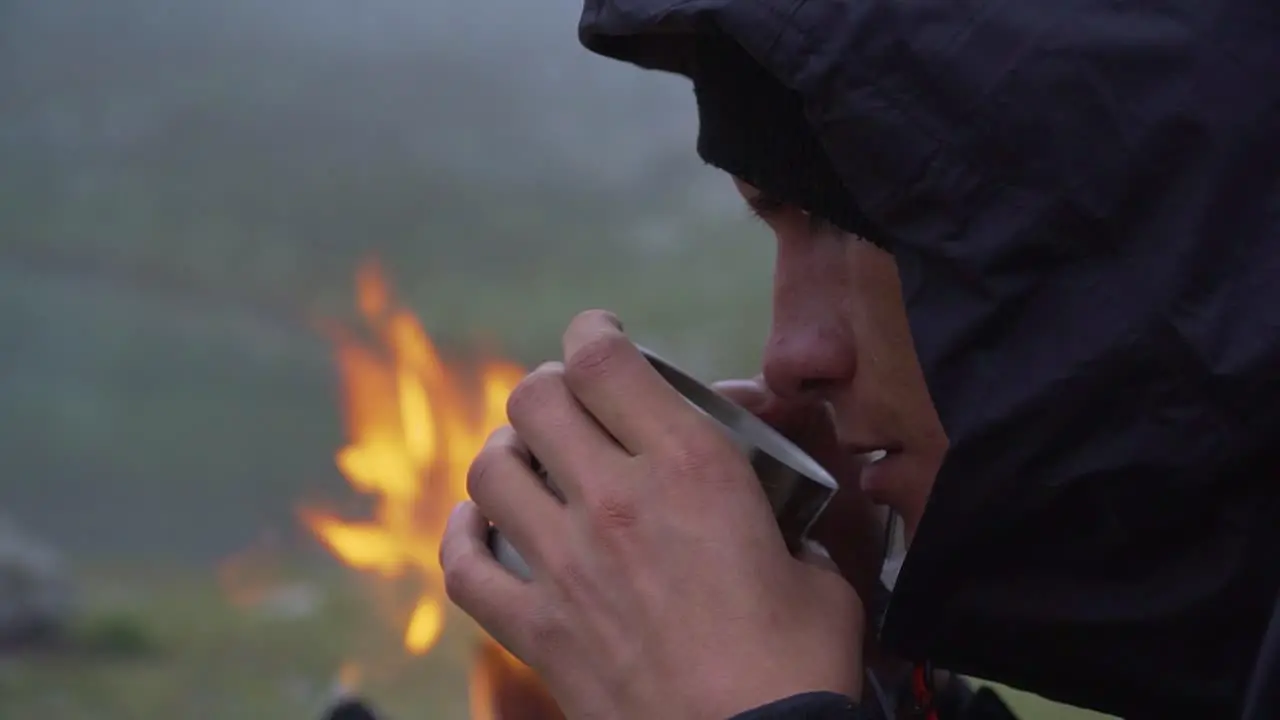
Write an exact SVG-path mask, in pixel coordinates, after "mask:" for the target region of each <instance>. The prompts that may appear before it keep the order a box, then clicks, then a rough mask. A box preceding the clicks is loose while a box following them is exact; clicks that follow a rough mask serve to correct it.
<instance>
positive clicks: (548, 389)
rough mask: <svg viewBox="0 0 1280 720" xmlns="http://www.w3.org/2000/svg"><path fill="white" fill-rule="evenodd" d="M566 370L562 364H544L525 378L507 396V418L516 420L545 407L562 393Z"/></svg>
mask: <svg viewBox="0 0 1280 720" xmlns="http://www.w3.org/2000/svg"><path fill="white" fill-rule="evenodd" d="M563 384H564V369H563V366H561V365H560V363H543V364H542V365H539V366H538V367H537V368H535V369H534V370H533V372H531V373H529V374H528V375H526V376H525V377H524V379H523V380H521V381H520V383H519V384H517V385H516V387H515V389H513V390H512V391H511V394H510V395H508V396H507V418H508V419H512V420H514V419H515V418H518V417H524V416H525V415H526V413H528V412H530V411H532V410H534V409H535V408H537V407H539V406H541V405H543V404H544V403H545V402H546V401H547V399H548V398H550V397H553V396H554V394H556V393H558V392H560V390H559V387H560V386H562V385H563Z"/></svg>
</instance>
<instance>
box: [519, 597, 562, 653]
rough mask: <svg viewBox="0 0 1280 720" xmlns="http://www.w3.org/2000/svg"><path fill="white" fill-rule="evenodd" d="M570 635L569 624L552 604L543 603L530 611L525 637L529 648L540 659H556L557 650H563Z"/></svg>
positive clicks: (526, 621)
mask: <svg viewBox="0 0 1280 720" xmlns="http://www.w3.org/2000/svg"><path fill="white" fill-rule="evenodd" d="M568 634H569V627H568V623H566V622H565V620H564V616H563V614H562V613H559V612H557V611H556V610H555V608H554V607H552V606H551V604H550V603H543V604H540V605H539V606H537V607H534V608H532V609H531V610H530V612H529V614H528V616H527V617H526V620H525V628H524V635H525V640H526V643H527V646H528V647H530V648H533V649H534V651H535V652H536V653H537V655H538V656H540V657H554V656H555V655H556V650H557V648H563V647H564V646H565V645H566V643H567V637H568Z"/></svg>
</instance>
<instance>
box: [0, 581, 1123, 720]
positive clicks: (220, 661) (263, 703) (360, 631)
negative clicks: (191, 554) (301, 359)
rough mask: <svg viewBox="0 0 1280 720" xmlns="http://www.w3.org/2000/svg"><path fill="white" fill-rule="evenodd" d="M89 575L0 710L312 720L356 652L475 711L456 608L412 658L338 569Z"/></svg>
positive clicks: (1057, 712) (412, 696)
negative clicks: (64, 632)
mask: <svg viewBox="0 0 1280 720" xmlns="http://www.w3.org/2000/svg"><path fill="white" fill-rule="evenodd" d="M88 577H89V578H90V581H89V582H88V590H89V594H88V596H87V597H88V600H89V607H88V608H87V612H86V614H85V616H84V620H83V621H82V624H81V626H80V627H78V628H77V630H76V634H77V637H78V639H79V640H78V642H79V643H81V644H82V645H92V646H93V647H82V648H80V649H74V648H72V649H68V650H65V651H59V652H53V651H49V652H41V653H35V654H31V655H26V656H21V657H11V658H7V659H3V660H0V718H5V719H6V720H8V719H10V718H12V719H14V720H18V719H24V720H25V719H28V718H30V719H32V720H35V719H39V720H165V719H166V718H173V719H175V720H176V719H178V718H181V719H182V720H245V719H249V718H252V719H254V720H258V719H261V720H268V719H273V720H274V719H277V718H278V719H281V720H284V719H286V718H315V717H319V713H320V712H321V710H322V708H323V707H324V704H325V702H326V701H327V699H328V698H329V697H330V692H331V688H332V684H333V682H334V679H335V676H336V673H337V672H338V669H339V667H340V666H342V665H343V664H344V662H349V661H354V662H357V663H359V664H360V665H361V666H362V667H363V668H364V673H363V678H362V680H361V685H362V688H363V694H364V695H365V696H366V697H367V698H369V699H370V700H371V701H372V702H373V703H374V704H375V705H376V706H377V707H378V708H379V709H380V710H381V711H382V712H383V713H385V716H386V717H387V718H389V719H391V720H465V719H466V718H468V708H467V695H466V687H467V685H466V670H467V668H468V665H469V661H470V658H471V654H470V652H471V647H472V645H471V643H472V642H473V641H474V638H475V637H476V636H475V635H474V634H473V633H474V630H473V626H472V625H471V624H470V623H469V621H468V620H467V619H466V617H465V616H463V615H462V614H461V613H458V612H454V613H452V615H451V616H450V622H449V625H448V629H447V631H446V633H445V635H444V637H443V638H442V639H441V642H440V643H439V645H438V646H437V647H436V648H435V649H434V650H433V651H432V652H431V653H430V654H428V655H427V656H426V657H422V658H407V657H405V655H404V654H403V653H402V651H401V649H400V645H399V633H398V628H396V627H395V624H394V622H392V620H394V617H393V616H391V615H386V616H381V617H380V616H379V613H378V612H375V611H374V609H373V608H374V607H375V606H376V605H377V597H376V596H375V595H374V594H373V592H372V589H371V588H369V587H367V586H365V585H364V584H362V583H361V582H359V581H357V579H356V577H355V576H353V575H350V574H348V573H344V572H336V571H334V570H333V569H322V570H316V571H313V572H310V573H291V574H290V576H289V577H288V578H287V580H288V582H287V583H286V584H282V585H281V586H280V588H279V591H278V594H277V595H276V596H275V601H274V602H271V601H268V602H267V603H265V604H264V605H262V606H260V607H259V608H258V609H249V608H244V607H235V606H234V605H233V604H232V603H231V602H230V600H229V599H228V597H227V595H226V592H225V591H224V589H223V588H221V587H220V586H219V584H218V583H217V582H216V581H215V577H214V576H213V575H212V574H206V573H199V572H192V571H190V570H187V571H185V572H169V571H159V570H154V569H153V570H150V571H146V572H138V571H125V570H113V571H110V572H107V571H103V570H99V571H97V572H95V573H91V574H90V575H89V576H88ZM304 598H307V599H304ZM273 608H274V609H273ZM1007 697H1009V698H1010V700H1011V702H1012V703H1013V704H1014V706H1015V707H1016V708H1017V709H1018V710H1019V711H1020V712H1021V713H1022V717H1023V718H1026V720H1089V719H1090V718H1094V719H1096V718H1101V717H1102V716H1098V715H1095V714H1090V713H1084V712H1081V711H1077V710H1072V709H1064V708H1060V707H1057V706H1052V705H1050V704H1048V703H1045V702H1044V701H1042V700H1039V699H1038V698H1035V697H1033V696H1029V695H1025V694H1022V693H1009V694H1007Z"/></svg>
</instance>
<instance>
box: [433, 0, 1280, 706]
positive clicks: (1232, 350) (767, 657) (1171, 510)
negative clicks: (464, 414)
mask: <svg viewBox="0 0 1280 720" xmlns="http://www.w3.org/2000/svg"><path fill="white" fill-rule="evenodd" d="M580 35H581V38H582V40H583V42H584V43H585V44H586V46H587V47H588V48H589V49H591V50H593V51H595V52H597V53H600V54H602V55H606V56H609V57H613V58H617V59H620V60H624V61H627V62H631V63H633V64H636V65H639V66H641V67H645V68H651V69H661V70H666V71H671V72H677V73H680V74H683V75H686V76H688V77H690V78H691V79H692V81H693V85H694V90H695V95H696V97H697V105H698V112H699V119H700V133H699V139H698V151H699V153H700V154H701V155H702V157H703V158H704V159H705V160H706V161H707V162H709V163H710V164H712V165H714V166H716V167H719V168H721V169H723V170H725V171H726V172H728V173H729V174H731V175H733V176H734V177H735V178H737V184H738V188H739V190H740V191H741V192H742V194H743V196H744V199H745V200H746V201H747V202H748V203H749V204H750V205H751V206H752V207H753V208H755V209H756V210H757V211H758V212H759V214H760V215H761V217H762V219H763V220H764V221H765V222H766V223H767V224H768V225H769V227H770V228H771V229H772V230H773V233H774V235H775V236H776V240H777V245H778V260H777V269H776V273H775V281H774V322H773V328H772V332H771V335H770V339H769V342H768V345H767V347H766V350H765V357H764V367H763V380H762V382H761V383H759V384H758V386H751V385H746V386H744V385H742V384H741V383H739V384H736V385H731V386H730V387H729V391H730V392H731V393H732V394H734V396H735V397H736V398H738V399H739V400H740V401H742V402H744V403H745V404H748V405H754V406H756V407H755V409H757V410H758V411H759V412H761V414H762V415H769V414H770V413H772V414H774V415H775V417H774V418H773V419H774V421H775V422H779V423H780V424H782V425H786V424H787V423H786V422H785V421H784V420H783V419H780V416H782V415H788V414H790V415H792V416H799V415H800V414H803V412H806V411H804V410H803V408H805V407H809V408H810V409H812V408H814V407H818V408H825V409H827V411H828V412H829V415H830V419H831V423H830V425H829V426H824V425H822V424H821V423H819V424H818V426H817V427H816V428H814V429H813V432H812V433H808V434H806V433H799V434H797V433H796V431H795V430H794V429H792V434H793V435H796V436H797V439H799V440H801V441H802V442H804V443H805V444H806V445H807V446H809V447H813V446H814V445H815V442H816V440H815V439H817V440H820V439H821V438H822V437H823V435H824V433H825V434H826V435H829V436H830V437H828V438H827V439H828V440H830V439H831V437H834V438H835V439H836V441H837V442H836V443H835V444H836V445H837V448H838V450H837V452H835V453H834V454H828V455H827V456H826V462H828V464H832V465H840V466H841V467H836V468H833V469H836V470H837V472H840V470H841V468H844V469H846V470H847V471H846V472H843V473H841V474H842V478H841V479H842V483H843V484H845V485H846V489H845V490H844V491H842V493H841V495H842V496H844V498H845V501H846V502H845V506H842V507H839V508H835V509H834V512H833V513H832V514H831V516H830V517H828V518H827V520H828V521H829V524H834V525H835V526H837V527H836V529H838V530H845V531H848V532H847V536H848V537H846V538H845V539H840V538H838V537H834V536H832V535H831V534H826V535H823V539H824V540H825V545H826V546H827V547H828V548H829V550H830V553H831V555H832V556H833V557H834V559H835V561H836V564H837V565H839V566H840V569H841V570H842V571H843V573H844V574H845V575H846V576H849V577H850V579H851V580H853V582H854V583H855V585H859V587H860V590H862V592H861V593H855V592H853V591H852V590H851V588H850V585H848V584H845V583H844V582H842V581H841V580H840V579H839V578H838V577H837V576H836V575H835V574H833V573H832V572H830V564H829V563H827V562H825V561H824V560H823V559H822V558H821V553H820V552H816V551H815V552H811V553H809V557H806V558H801V559H794V558H792V557H791V556H789V555H788V554H787V552H786V550H785V547H784V546H783V545H782V543H781V540H780V538H779V537H778V535H777V532H776V529H774V528H773V527H772V525H771V522H770V516H769V511H768V508H767V505H766V504H765V503H764V500H763V494H762V493H761V492H760V491H759V488H758V487H756V486H755V485H754V480H753V478H752V476H751V473H750V470H749V468H747V467H746V466H745V463H744V462H743V461H742V459H741V458H740V457H738V456H736V455H735V454H734V452H733V451H732V448H729V447H727V446H726V445H725V443H724V442H723V440H722V439H721V438H719V437H718V436H717V434H716V432H715V431H714V429H713V428H711V427H709V426H708V423H707V422H706V421H705V420H704V419H702V418H700V416H698V415H697V414H696V413H695V412H693V411H692V410H691V409H690V408H688V406H687V405H686V404H684V403H682V402H681V401H680V399H679V398H678V397H677V396H676V395H675V394H674V392H673V391H671V390H670V389H669V388H666V387H664V385H663V384H662V383H661V381H660V379H659V378H657V376H656V375H655V374H654V373H653V371H652V370H650V369H648V368H647V366H646V365H645V364H644V363H643V360H642V358H641V357H640V356H639V355H638V354H637V353H636V352H635V350H634V348H633V347H632V346H631V345H630V344H629V342H628V341H627V339H626V336H625V335H624V333H623V332H622V330H621V329H620V327H618V326H617V325H616V324H615V323H614V322H613V320H612V319H611V317H610V316H608V315H607V314H603V313H588V314H585V315H583V316H580V317H579V318H577V319H576V320H575V321H574V322H573V323H572V324H571V325H570V327H569V329H568V330H567V332H566V334H565V337H564V357H565V361H564V363H563V364H556V365H549V366H545V367H543V368H540V369H539V370H538V371H536V372H535V373H533V374H532V375H531V376H530V378H529V379H528V380H527V381H526V382H525V383H524V384H523V385H522V386H521V387H520V388H519V389H518V390H517V391H516V393H515V394H514V395H513V396H512V399H511V405H510V407H509V411H510V412H509V414H510V419H511V424H512V428H511V429H507V430H504V431H502V432H500V433H498V434H497V435H495V436H494V438H492V439H491V441H490V444H489V445H488V446H487V448H486V450H485V451H484V452H482V453H481V455H480V457H478V458H477V461H476V464H475V466H474V467H473V472H472V477H471V491H472V496H473V499H474V502H475V504H474V505H473V504H464V505H463V506H460V508H459V509H458V511H457V512H456V513H455V516H454V518H453V519H452V521H451V523H450V527H449V530H448V531H447V533H446V541H445V543H444V547H443V549H442V563H443V565H444V568H445V572H446V575H447V578H448V582H447V584H448V588H449V591H450V594H451V596H452V597H453V598H454V599H455V601H456V602H457V603H458V604H459V605H460V606H461V607H462V608H463V609H464V610H466V611H467V612H469V613H471V614H472V615H473V616H475V617H476V619H477V620H478V621H479V622H480V623H481V624H482V625H483V626H484V627H485V628H486V629H488V630H490V631H491V632H492V633H493V634H494V635H495V637H497V638H498V639H499V640H500V641H502V642H503V643H504V644H506V645H507V646H508V647H509V648H511V649H512V650H513V651H514V652H515V653H516V654H517V655H519V656H520V657H522V658H523V659H525V660H526V661H528V662H530V663H531V664H532V665H533V666H534V667H535V668H536V669H537V670H538V671H539V672H540V673H541V674H542V676H543V677H544V678H545V679H546V681H547V682H548V684H549V686H550V688H551V690H552V692H553V693H554V694H555V696H556V697H557V699H558V700H559V701H560V703H561V704H562V706H563V707H564V709H565V711H566V713H567V714H568V715H570V716H571V717H664V718H684V717H688V718H703V717H706V718H711V717H730V716H733V715H735V714H737V713H747V715H744V717H792V716H794V717H857V716H858V715H857V713H858V712H859V710H858V709H857V707H856V705H857V702H858V700H859V699H860V698H862V697H864V696H865V694H866V693H865V690H866V688H864V687H863V671H864V667H863V665H864V659H863V654H862V648H863V645H864V644H865V641H867V640H868V639H870V640H872V641H873V642H870V643H869V644H870V645H871V646H872V649H874V648H875V642H874V640H876V638H874V637H870V638H869V636H870V635H873V633H868V631H867V622H866V619H865V617H864V607H865V603H866V602H868V601H871V598H869V597H867V591H866V590H865V585H864V584H863V583H860V582H859V581H858V577H860V575H861V574H862V567H863V566H865V564H866V562H865V561H866V555H867V554H868V553H866V552H862V551H863V550H864V549H865V548H864V547H863V546H864V544H865V543H863V542H862V541H861V540H854V539H850V538H857V537H860V536H861V534H862V530H863V529H864V526H863V525H862V524H861V520H858V519H852V516H851V515H848V514H847V513H846V507H847V506H856V505H857V503H856V502H849V500H848V499H849V498H856V497H857V490H858V489H860V490H862V491H865V493H866V494H867V495H868V496H870V497H871V498H873V499H874V500H876V501H877V502H881V503H885V504H888V505H889V506H891V507H892V508H893V509H894V510H895V511H896V512H897V513H899V514H900V515H901V516H902V517H903V518H904V519H905V520H906V523H907V526H908V530H909V531H910V536H911V537H910V543H911V546H910V552H909V553H908V555H907V558H906V562H905V564H904V566H903V567H902V571H901V575H900V576H899V578H898V580H897V583H896V586H895V587H894V590H893V595H892V599H891V602H890V605H889V608H888V611H887V616H886V618H885V621H884V624H883V627H882V628H881V632H880V637H879V638H878V640H879V641H880V644H881V646H882V649H883V650H885V651H887V652H890V653H893V654H896V655H898V656H900V657H903V658H906V659H909V660H911V661H913V662H917V663H923V662H926V661H931V662H933V663H935V664H936V665H937V666H939V667H945V668H948V669H950V670H953V671H956V672H959V673H963V674H970V675H977V676H981V677H986V678H990V679H994V680H1000V681H1003V682H1006V683H1009V684H1012V685H1016V686H1019V687H1023V688H1026V689H1028V690H1032V691H1035V692H1039V693H1041V694H1044V695H1047V696H1050V697H1053V698H1055V699H1060V700H1063V701H1066V702H1069V703H1073V704H1077V705H1083V706H1088V707H1093V708H1096V709H1099V710H1102V711H1105V712H1110V713H1113V714H1120V715H1124V716H1126V717H1131V718H1145V717H1153V718H1154V717H1162V718H1164V717H1206V718H1210V717H1211V718H1229V717H1241V716H1242V715H1243V716H1245V717H1249V718H1251V719H1252V718H1263V717H1266V718H1273V717H1276V716H1277V712H1280V710H1277V708H1276V707H1275V705H1274V702H1275V701H1274V696H1275V694H1276V691H1275V682H1276V679H1275V675H1276V673H1277V672H1280V669H1278V668H1277V665H1278V663H1277V661H1276V660H1275V658H1274V653H1275V652H1276V647H1275V646H1276V645H1280V639H1277V640H1275V641H1272V640H1270V639H1269V640H1268V641H1267V643H1266V644H1265V645H1264V644H1263V637H1264V634H1266V632H1267V630H1266V629H1267V627H1268V622H1269V620H1270V618H1271V616H1272V614H1273V612H1274V609H1275V605H1276V598H1277V589H1278V588H1280V562H1277V561H1276V550H1277V549H1278V548H1280V488H1278V487H1277V482H1276V479H1277V477H1280V472H1278V471H1280V451H1278V450H1276V449H1275V448H1276V446H1275V445H1274V444H1273V443H1272V438H1274V437H1275V435H1276V430H1277V428H1280V284H1278V283H1276V282H1274V280H1276V279H1277V278H1278V277H1280V82H1277V81H1276V79H1277V78H1278V77H1280V12H1278V11H1277V10H1276V8H1275V6H1274V4H1272V3H1258V2H1256V1H1255V0H1197V1H1193V0H1169V1H1168V2H1162V3H1115V2H1100V1H1099V0H1054V2H1051V3H982V2H970V3H965V2H956V1H955V0H682V1H681V0H587V3H586V8H585V12H584V14H583V18H582V24H581V29H580ZM912 350H913V351H914V352H912ZM935 408H936V411H935ZM800 435H805V437H800ZM819 444H820V443H819ZM829 449H830V448H829ZM881 451H884V452H881ZM530 454H532V455H534V456H537V457H538V459H539V460H540V461H541V462H542V463H543V464H544V465H545V466H546V467H547V468H548V470H549V471H550V473H551V474H552V475H553V476H554V477H555V478H556V480H557V483H558V484H559V485H560V486H561V490H563V491H564V496H565V498H564V503H563V504H562V503H560V502H558V501H556V500H555V499H554V498H552V497H551V495H549V494H548V493H546V492H545V491H544V490H543V489H542V488H541V486H540V485H539V483H538V481H537V478H536V476H535V475H534V474H533V473H532V471H530V470H529V468H528V463H529V457H530ZM881 456H883V457H882V459H879V460H877V461H875V462H874V464H869V463H871V462H872V461H873V460H874V459H876V458H880V457H881ZM858 464H864V465H867V466H866V467H863V468H861V471H860V472H859V471H858V470H857V469H856V467H855V466H857V465H858ZM489 521H491V522H492V523H494V524H495V525H497V526H498V527H500V528H501V529H502V531H503V532H504V534H505V535H506V536H507V537H508V538H509V539H510V540H511V541H512V543H513V544H514V545H515V546H516V548H517V549H518V550H519V551H520V552H521V554H522V555H523V556H524V557H525V558H526V559H527V560H529V561H530V565H531V566H532V568H533V575H534V577H533V580H532V581H531V582H528V583H524V582H521V581H519V580H517V579H516V578H514V577H513V576H511V575H509V574H507V573H506V572H505V571H503V569H502V568H501V567H500V566H498V565H497V564H496V563H494V561H493V559H492V557H491V556H489V554H488V552H487V550H486V549H485V546H484V543H483V538H484V529H485V527H486V525H487V522H489ZM860 552H861V555H862V557H861V558H860V557H858V555H859V553H860ZM871 554H874V553H871ZM860 595H861V596H860ZM1276 634H1277V633H1276V632H1272V633H1271V635H1272V636H1275V635H1276ZM1260 648H1261V652H1260ZM1255 666H1256V667H1255ZM1268 703H1272V704H1268Z"/></svg>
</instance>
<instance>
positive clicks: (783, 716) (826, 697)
mask: <svg viewBox="0 0 1280 720" xmlns="http://www.w3.org/2000/svg"><path fill="white" fill-rule="evenodd" d="M731 720H870V718H869V717H868V716H867V715H865V714H864V713H863V711H862V710H861V708H859V707H858V704H857V703H855V702H854V701H853V700H851V699H849V698H848V697H845V696H844V695H839V694H837V693H831V692H813V693H804V694H801V695H792V696H791V697H789V698H783V699H782V700H777V701H775V702H772V703H769V704H768V705H762V706H760V707H758V708H754V709H752V710H748V711H746V712H744V713H740V714H738V715H735V716H734V717H733V718H732V719H731Z"/></svg>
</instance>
